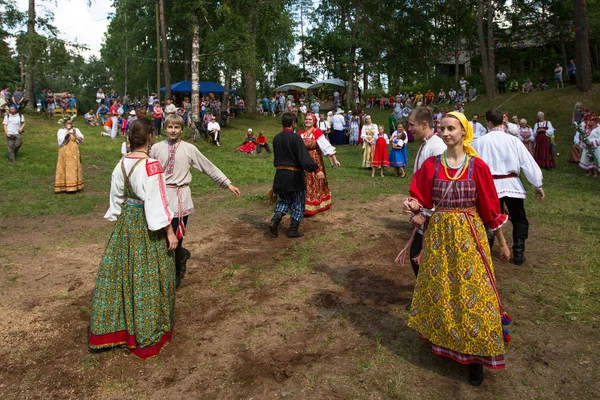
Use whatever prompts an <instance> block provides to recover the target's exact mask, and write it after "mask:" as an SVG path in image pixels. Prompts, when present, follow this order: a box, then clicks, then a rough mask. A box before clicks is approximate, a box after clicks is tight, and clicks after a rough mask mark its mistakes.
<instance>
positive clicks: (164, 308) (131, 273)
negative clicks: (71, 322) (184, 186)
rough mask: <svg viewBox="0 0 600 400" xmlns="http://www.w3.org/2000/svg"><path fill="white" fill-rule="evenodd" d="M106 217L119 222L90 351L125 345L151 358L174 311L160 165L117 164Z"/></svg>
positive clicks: (99, 290)
mask: <svg viewBox="0 0 600 400" xmlns="http://www.w3.org/2000/svg"><path fill="white" fill-rule="evenodd" d="M104 218H105V219H107V220H109V221H117V222H116V224H115V227H114V229H113V232H112V235H111V236H110V239H109V240H108V244H107V245H106V249H105V251H104V256H103V257H102V261H101V262H100V266H99V268H98V275H97V277H96V286H95V288H94V293H93V296H92V310H91V317H90V336H89V347H90V348H91V349H102V348H106V347H113V346H118V345H126V346H127V347H128V348H129V350H130V351H131V352H132V353H133V354H134V355H136V356H138V357H140V358H148V357H152V356H154V355H156V354H158V353H159V352H160V350H161V348H162V347H163V345H164V344H165V343H167V342H168V341H169V340H170V339H171V335H172V334H173V319H174V311H175V262H174V258H173V253H171V252H169V251H168V245H167V239H166V233H165V230H164V229H163V228H164V227H165V226H167V225H168V224H169V223H171V219H172V213H171V211H170V210H169V202H168V200H167V193H166V185H165V181H164V176H163V171H162V168H161V165H160V163H159V162H158V161H156V160H152V159H148V158H129V157H125V158H123V159H122V160H121V161H120V162H119V163H118V164H117V166H116V167H115V169H114V170H113V173H112V181H111V190H110V207H109V209H108V211H107V212H106V215H105V216H104Z"/></svg>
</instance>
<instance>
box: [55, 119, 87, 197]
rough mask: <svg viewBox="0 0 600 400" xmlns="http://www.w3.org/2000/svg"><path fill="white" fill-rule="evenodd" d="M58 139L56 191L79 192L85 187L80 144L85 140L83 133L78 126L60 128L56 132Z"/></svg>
mask: <svg viewBox="0 0 600 400" xmlns="http://www.w3.org/2000/svg"><path fill="white" fill-rule="evenodd" d="M56 136H57V139H58V146H59V149H58V160H57V162H56V176H55V179H54V193H60V192H69V193H70V192H77V191H79V190H81V189H83V186H84V183H85V182H84V180H83V168H82V167H81V154H80V153H79V144H80V143H81V142H82V141H83V134H82V133H81V131H80V130H79V129H77V128H72V129H71V130H69V131H67V130H66V129H59V130H58V132H57V133H56Z"/></svg>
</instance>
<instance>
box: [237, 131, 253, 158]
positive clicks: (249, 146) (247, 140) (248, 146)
mask: <svg viewBox="0 0 600 400" xmlns="http://www.w3.org/2000/svg"><path fill="white" fill-rule="evenodd" d="M239 150H240V151H241V152H242V153H246V154H251V153H254V150H256V137H255V136H254V135H253V134H252V131H250V132H248V133H246V135H245V136H244V144H243V145H241V146H240V148H239Z"/></svg>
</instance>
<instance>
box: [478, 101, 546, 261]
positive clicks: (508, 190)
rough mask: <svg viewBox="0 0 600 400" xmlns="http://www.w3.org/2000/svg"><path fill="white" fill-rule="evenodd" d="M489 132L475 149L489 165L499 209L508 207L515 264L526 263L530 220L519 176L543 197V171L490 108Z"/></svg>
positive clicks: (491, 238)
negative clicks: (526, 241) (505, 130)
mask: <svg viewBox="0 0 600 400" xmlns="http://www.w3.org/2000/svg"><path fill="white" fill-rule="evenodd" d="M485 119H486V121H487V125H488V128H489V129H490V132H489V133H487V134H486V135H484V136H482V137H480V138H479V139H478V140H477V141H476V142H475V143H474V148H475V150H476V151H477V153H479V156H480V157H481V159H482V160H483V161H485V162H486V164H487V165H488V166H489V167H490V171H491V172H492V176H493V178H494V184H495V185H496V191H497V192H498V198H499V199H500V209H501V210H504V208H505V207H506V209H507V210H508V215H509V216H510V220H511V222H512V225H513V259H512V260H511V262H512V263H513V264H515V265H521V264H523V263H524V262H525V240H527V237H528V233H529V221H528V220H527V215H526V214H525V203H524V200H525V197H526V192H525V188H524V187H523V183H522V182H521V179H520V177H519V176H520V174H521V171H523V172H524V173H525V177H526V178H527V180H528V181H529V183H531V184H532V185H533V187H534V188H535V196H536V197H539V199H540V200H544V198H545V197H546V196H545V194H544V189H542V180H543V176H542V170H541V169H540V167H539V166H538V165H537V163H536V162H535V160H534V158H533V156H532V155H531V153H529V151H528V150H527V148H526V147H525V146H524V145H523V143H522V142H521V141H520V140H519V139H518V138H516V137H514V136H512V135H507V134H506V133H505V132H504V127H503V124H502V112H501V111H500V110H497V109H495V110H489V111H488V112H487V113H486V114H485ZM488 239H489V241H490V248H491V247H492V246H493V244H494V240H493V235H492V236H490V235H489V234H488Z"/></svg>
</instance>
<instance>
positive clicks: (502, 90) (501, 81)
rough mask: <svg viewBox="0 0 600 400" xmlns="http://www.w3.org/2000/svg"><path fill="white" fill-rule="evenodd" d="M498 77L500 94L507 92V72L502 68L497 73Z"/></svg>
mask: <svg viewBox="0 0 600 400" xmlns="http://www.w3.org/2000/svg"><path fill="white" fill-rule="evenodd" d="M496 79H498V92H499V93H500V94H503V93H506V74H505V73H504V72H502V70H500V71H498V73H497V74H496Z"/></svg>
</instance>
